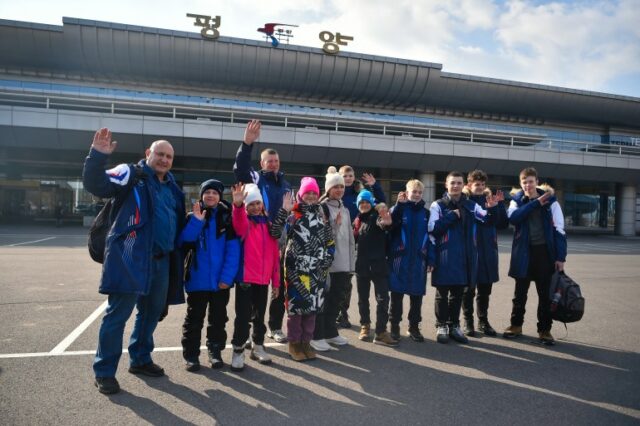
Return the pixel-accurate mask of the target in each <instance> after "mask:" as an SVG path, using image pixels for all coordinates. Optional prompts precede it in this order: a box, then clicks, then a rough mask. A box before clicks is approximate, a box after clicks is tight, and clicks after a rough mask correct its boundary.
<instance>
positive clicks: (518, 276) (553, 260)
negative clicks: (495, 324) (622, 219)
mask: <svg viewBox="0 0 640 426" xmlns="http://www.w3.org/2000/svg"><path fill="white" fill-rule="evenodd" d="M520 187H521V188H522V190H520V191H517V190H516V191H514V193H513V196H512V198H511V203H510V204H509V209H508V210H507V214H508V215H509V222H510V223H511V224H512V225H514V226H515V227H516V230H515V232H514V234H513V246H512V248H511V265H510V267H509V276H510V277H513V278H515V280H516V289H515V294H514V296H513V309H512V311H511V325H510V326H509V327H508V328H507V329H506V330H505V331H504V337H507V338H513V337H518V336H520V335H521V334H522V324H523V322H524V312H525V309H524V307H525V305H526V303H527V293H528V292H529V285H530V284H531V281H532V280H533V281H534V282H535V283H536V291H537V292H538V336H539V338H540V341H541V342H542V343H544V344H545V345H553V344H554V343H555V340H554V339H553V336H552V335H551V325H552V323H553V320H552V319H551V310H550V308H551V302H550V300H549V286H550V284H551V276H552V275H553V273H554V271H563V270H564V263H565V260H566V257H567V237H566V236H565V232H564V215H563V214H562V209H561V208H560V204H559V203H558V201H557V200H556V198H555V197H554V195H553V189H552V188H551V187H548V186H538V172H537V171H536V169H534V168H533V167H527V168H526V169H524V170H522V171H521V172H520Z"/></svg>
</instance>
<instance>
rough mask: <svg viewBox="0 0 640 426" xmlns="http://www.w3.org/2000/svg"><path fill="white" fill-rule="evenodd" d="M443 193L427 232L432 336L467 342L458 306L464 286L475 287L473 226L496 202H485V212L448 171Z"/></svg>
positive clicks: (433, 207)
mask: <svg viewBox="0 0 640 426" xmlns="http://www.w3.org/2000/svg"><path fill="white" fill-rule="evenodd" d="M445 184H446V188H447V192H446V193H445V194H444V197H442V199H440V200H437V201H434V202H433V203H432V204H431V208H430V217H429V232H431V238H432V241H433V243H434V245H435V253H436V256H435V265H434V270H433V274H432V275H431V284H432V285H433V286H434V287H435V288H436V297H435V311H436V328H437V331H436V339H437V341H438V343H447V342H448V341H449V337H451V338H452V339H454V340H455V341H457V342H460V343H468V341H469V340H468V339H467V337H466V336H465V335H464V334H463V333H462V330H461V329H460V307H461V305H462V294H463V292H464V289H465V287H467V286H471V287H475V286H476V283H477V278H478V247H477V225H478V223H483V222H484V221H485V220H486V219H487V215H488V214H489V212H490V213H491V214H495V206H496V204H497V203H498V201H497V200H496V199H495V198H492V199H491V201H490V203H488V204H487V207H488V208H489V212H488V211H487V210H484V209H483V208H482V207H480V206H479V205H478V204H476V203H475V202H473V201H471V200H469V199H468V198H467V197H466V196H465V195H464V194H463V193H462V189H463V187H464V176H463V175H462V173H460V172H451V173H449V174H448V175H447V178H446V182H445Z"/></svg>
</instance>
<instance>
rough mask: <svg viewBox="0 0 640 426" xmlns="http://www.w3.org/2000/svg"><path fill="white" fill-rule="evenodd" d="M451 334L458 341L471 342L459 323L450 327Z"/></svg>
mask: <svg viewBox="0 0 640 426" xmlns="http://www.w3.org/2000/svg"><path fill="white" fill-rule="evenodd" d="M449 336H450V337H451V338H452V339H453V340H455V341H456V342H458V343H469V339H467V337H466V336H465V335H464V333H463V332H462V330H461V329H460V326H459V325H454V326H453V327H451V328H450V329H449Z"/></svg>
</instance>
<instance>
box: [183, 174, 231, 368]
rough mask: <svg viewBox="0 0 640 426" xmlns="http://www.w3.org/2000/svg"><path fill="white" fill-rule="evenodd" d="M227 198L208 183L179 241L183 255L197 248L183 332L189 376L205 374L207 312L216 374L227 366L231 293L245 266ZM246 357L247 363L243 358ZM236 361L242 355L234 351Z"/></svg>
mask: <svg viewBox="0 0 640 426" xmlns="http://www.w3.org/2000/svg"><path fill="white" fill-rule="evenodd" d="M223 193H224V186H223V185H222V182H220V181H218V180H215V179H209V180H207V181H205V182H203V183H202V185H200V200H199V201H198V202H196V203H195V204H194V205H193V214H191V215H190V216H189V220H188V222H187V225H186V226H185V228H184V230H183V231H182V234H181V235H180V243H182V244H183V249H187V248H188V247H189V246H192V247H191V250H192V252H191V253H190V254H189V255H187V259H188V260H187V263H188V265H187V266H186V270H185V290H186V291H187V315H186V317H185V319H184V325H183V326H182V355H183V357H184V359H185V361H186V369H187V371H197V370H199V369H200V361H199V359H198V357H199V356H200V335H201V333H202V326H203V323H204V317H205V314H206V313H207V306H208V307H209V316H208V324H207V348H208V353H209V362H210V364H211V368H221V367H222V366H223V365H224V363H223V361H222V356H221V351H222V350H223V349H224V347H225V344H226V341H227V333H226V331H225V324H226V323H227V321H228V319H229V318H227V304H228V303H229V288H230V287H232V286H233V280H234V277H235V276H236V274H237V272H238V266H239V265H240V241H239V240H238V238H237V237H236V235H235V234H234V232H233V225H232V223H231V208H230V207H229V206H228V205H227V204H226V203H225V202H224V201H221V199H222V194H223ZM185 243H186V244H185ZM189 243H190V244H189ZM241 355H242V356H243V357H244V354H243V353H242V352H241ZM233 356H234V357H239V356H240V355H236V352H235V351H234V355H233ZM237 363H238V362H236V363H235V364H237ZM231 365H232V367H233V365H234V360H233V359H232V363H231ZM232 369H233V368H232Z"/></svg>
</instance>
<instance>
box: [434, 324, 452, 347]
mask: <svg viewBox="0 0 640 426" xmlns="http://www.w3.org/2000/svg"><path fill="white" fill-rule="evenodd" d="M436 341H437V342H438V343H449V327H448V326H446V325H441V326H439V327H438V328H437V329H436Z"/></svg>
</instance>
